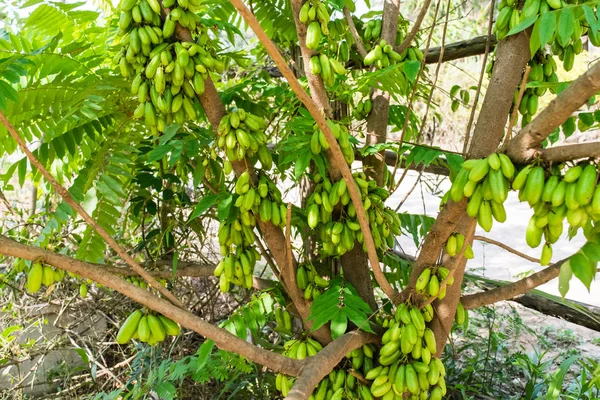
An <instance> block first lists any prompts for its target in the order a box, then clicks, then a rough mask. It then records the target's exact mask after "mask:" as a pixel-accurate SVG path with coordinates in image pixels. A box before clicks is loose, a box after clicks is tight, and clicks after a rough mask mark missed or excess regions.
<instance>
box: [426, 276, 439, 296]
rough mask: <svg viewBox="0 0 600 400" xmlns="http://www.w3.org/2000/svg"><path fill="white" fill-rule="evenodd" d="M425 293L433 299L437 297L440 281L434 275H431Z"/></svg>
mask: <svg viewBox="0 0 600 400" xmlns="http://www.w3.org/2000/svg"><path fill="white" fill-rule="evenodd" d="M427 293H428V294H429V295H430V296H433V297H437V295H438V294H439V293H440V281H439V279H438V277H437V276H436V275H432V276H431V278H430V279H429V285H427Z"/></svg>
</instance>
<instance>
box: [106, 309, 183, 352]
mask: <svg viewBox="0 0 600 400" xmlns="http://www.w3.org/2000/svg"><path fill="white" fill-rule="evenodd" d="M180 332H181V328H179V325H178V324H177V323H176V322H175V321H173V320H172V319H170V318H167V317H165V316H164V315H161V314H154V313H152V312H146V311H144V310H135V311H134V312H132V313H131V314H130V315H129V316H128V317H127V319H126V320H125V322H123V325H121V328H120V329H119V332H118V333H117V343H119V344H125V343H127V342H129V341H130V340H131V339H139V340H140V341H142V342H145V343H148V344H149V345H151V346H154V345H155V344H158V343H160V342H162V341H163V340H165V339H166V337H167V335H169V336H177V335H179V333H180Z"/></svg>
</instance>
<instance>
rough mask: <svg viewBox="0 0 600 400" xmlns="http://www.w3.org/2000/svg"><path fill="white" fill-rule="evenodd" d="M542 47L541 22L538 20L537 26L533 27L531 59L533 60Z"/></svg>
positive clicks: (530, 44)
mask: <svg viewBox="0 0 600 400" xmlns="http://www.w3.org/2000/svg"><path fill="white" fill-rule="evenodd" d="M546 14H548V13H546ZM540 47H542V43H541V41H540V20H539V19H538V20H537V21H535V25H533V31H532V32H531V39H529V54H530V56H531V58H533V56H534V55H535V53H536V52H537V51H538V50H539V49H540Z"/></svg>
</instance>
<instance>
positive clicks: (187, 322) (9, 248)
mask: <svg viewBox="0 0 600 400" xmlns="http://www.w3.org/2000/svg"><path fill="white" fill-rule="evenodd" d="M0 254H2V255H5V256H9V257H18V258H22V259H25V260H31V261H34V260H43V261H44V262H45V263H46V264H49V265H52V266H54V267H56V268H60V269H62V270H65V271H68V272H72V273H74V274H77V275H79V276H81V277H83V278H86V279H91V280H92V281H94V282H97V283H99V284H101V285H103V286H106V287H108V288H110V289H113V290H115V291H117V292H119V293H121V294H123V295H125V296H127V297H129V298H130V299H132V300H134V301H136V302H138V303H140V304H141V305H143V306H145V307H147V308H149V309H152V310H154V311H157V312H159V313H161V314H163V315H165V316H167V317H169V318H171V319H172V320H174V321H177V322H178V323H180V324H181V325H182V326H184V327H186V328H188V329H191V330H193V331H194V332H196V333H198V334H200V335H202V336H204V337H206V338H209V339H211V340H213V341H214V342H215V344H216V345H217V346H219V348H221V349H223V350H226V351H231V352H235V353H237V354H240V355H242V356H244V357H246V358H248V359H249V360H250V361H252V362H256V363H258V364H261V365H265V366H267V367H269V368H270V369H272V370H273V371H277V372H281V373H284V374H286V375H293V376H298V375H299V374H300V372H301V370H302V365H303V363H302V362H300V361H298V360H293V359H291V358H288V357H284V356H282V355H281V354H278V353H273V352H271V351H268V350H265V349H262V348H260V347H258V346H255V345H253V344H251V343H249V342H247V341H245V340H242V339H240V338H238V337H237V336H235V335H232V334H231V333H229V332H227V331H226V330H225V329H221V328H218V327H216V326H214V325H211V324H209V323H208V322H206V321H204V320H202V319H201V318H199V317H198V316H196V315H194V314H192V313H191V312H189V311H186V310H184V309H182V308H180V307H177V306H175V305H173V304H171V303H169V302H168V301H166V300H162V299H161V298H159V297H157V296H155V295H153V294H152V293H151V292H149V291H147V290H145V289H141V288H139V287H137V286H135V285H133V284H131V283H129V282H127V281H125V280H124V279H120V278H118V277H116V276H115V275H113V274H111V273H108V272H107V271H105V270H104V269H100V268H96V267H95V266H94V265H93V264H89V263H86V262H83V261H79V260H76V259H74V258H71V257H67V256H65V255H62V254H57V253H54V252H51V251H48V250H44V249H41V248H39V247H34V246H28V245H24V244H20V243H17V242H15V241H13V240H11V239H8V238H7V237H5V236H2V235H0Z"/></svg>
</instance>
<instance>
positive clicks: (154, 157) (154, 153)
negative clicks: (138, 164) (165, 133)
mask: <svg viewBox="0 0 600 400" xmlns="http://www.w3.org/2000/svg"><path fill="white" fill-rule="evenodd" d="M172 149H173V146H172V145H170V144H164V145H162V146H157V147H155V148H153V149H152V150H151V151H150V152H149V153H148V155H147V157H148V162H154V161H158V160H162V159H163V157H164V156H166V155H167V154H168V153H169V152H170V151H171V150H172Z"/></svg>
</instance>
